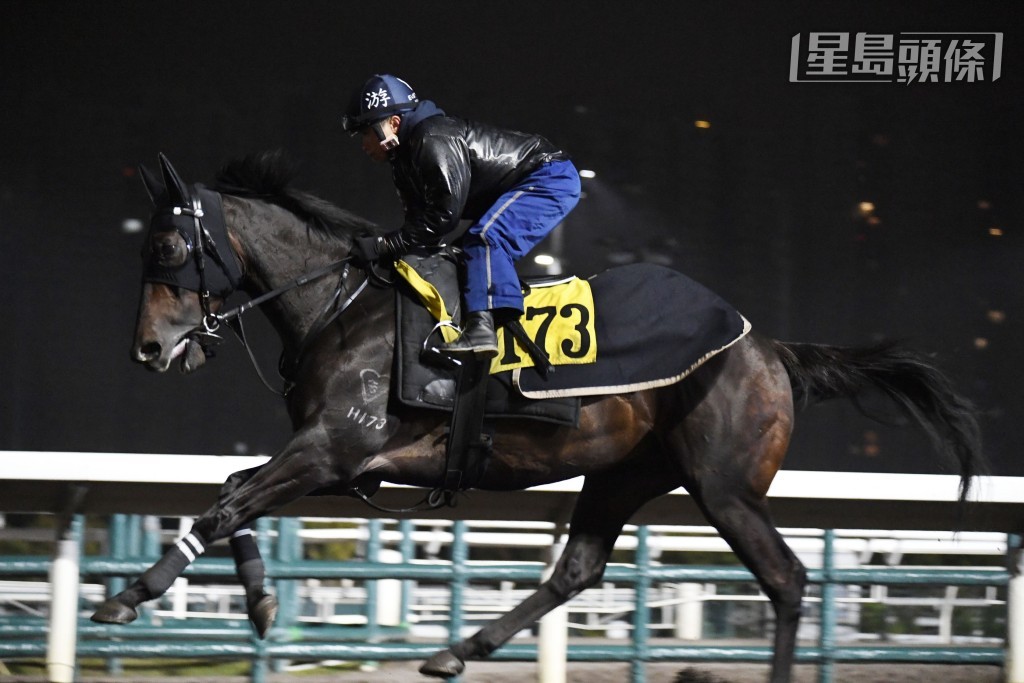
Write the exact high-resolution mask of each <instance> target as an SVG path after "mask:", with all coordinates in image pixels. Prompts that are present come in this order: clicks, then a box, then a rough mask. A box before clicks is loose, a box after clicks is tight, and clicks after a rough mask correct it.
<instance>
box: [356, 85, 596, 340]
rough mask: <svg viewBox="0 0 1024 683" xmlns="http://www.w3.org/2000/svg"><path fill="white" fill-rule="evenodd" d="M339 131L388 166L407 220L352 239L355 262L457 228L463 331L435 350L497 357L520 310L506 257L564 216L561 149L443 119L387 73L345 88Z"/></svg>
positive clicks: (570, 176) (535, 138) (393, 254)
mask: <svg viewBox="0 0 1024 683" xmlns="http://www.w3.org/2000/svg"><path fill="white" fill-rule="evenodd" d="M343 125H344V129H345V130H346V131H348V132H349V133H351V134H352V135H356V134H361V135H362V146H363V150H364V151H365V152H366V153H367V154H368V155H369V156H370V158H371V159H373V160H374V161H379V162H384V161H389V162H390V163H391V172H392V177H393V179H394V182H395V187H396V188H397V189H398V193H399V196H400V197H401V199H402V202H403V204H404V207H405V221H404V223H403V225H402V227H400V228H399V229H397V230H394V231H393V232H390V233H388V234H386V235H384V236H381V237H373V236H371V237H361V238H357V239H356V242H355V245H354V246H353V249H352V253H353V254H354V255H355V257H356V258H357V259H359V260H361V261H363V262H372V261H377V260H380V259H385V258H386V259H389V260H393V259H395V258H398V257H400V256H402V255H403V254H405V253H406V252H407V251H409V250H410V249H412V248H415V247H424V246H427V247H430V246H436V245H438V244H440V243H442V242H443V240H444V239H445V236H446V235H447V234H448V233H450V232H451V231H453V230H454V229H455V228H456V227H458V224H459V220H460V219H469V220H471V221H473V224H472V225H471V226H470V227H469V229H468V230H467V232H466V234H465V236H464V237H463V239H462V249H463V259H464V261H465V265H466V277H465V284H464V286H463V296H464V298H465V302H466V311H467V316H466V318H465V321H464V324H463V328H464V329H463V333H462V335H461V336H460V337H459V338H458V339H456V340H455V341H453V342H449V343H446V344H442V345H441V346H440V347H439V349H440V350H441V351H442V352H444V353H448V354H453V355H456V356H458V355H465V354H472V355H473V356H476V357H477V358H488V357H492V356H495V355H497V353H498V345H497V337H496V336H495V322H496V321H495V318H497V323H498V324H499V325H500V324H502V323H504V322H508V321H509V320H512V319H514V318H517V317H519V316H520V315H522V312H523V295H522V289H521V287H520V284H519V277H518V275H517V274H516V271H515V267H514V266H513V262H514V261H516V260H517V259H519V258H522V257H523V256H525V255H526V254H527V253H528V252H529V251H530V250H531V249H532V248H533V247H534V246H536V245H537V244H538V243H539V242H540V241H541V240H542V239H543V238H544V237H545V236H546V235H547V234H548V233H549V232H551V230H552V229H553V228H554V227H555V226H556V225H558V223H559V222H560V221H561V220H562V219H563V218H564V217H565V215H566V214H568V213H569V212H570V211H571V210H572V209H573V207H575V206H576V202H577V201H579V196H580V178H579V174H578V173H577V172H576V168H575V167H574V166H573V164H572V162H571V161H569V157H568V155H567V154H566V153H565V152H563V151H562V150H560V149H559V148H558V147H556V146H555V145H553V144H552V143H551V142H549V141H548V140H547V139H545V138H543V137H541V136H539V135H533V134H528V133H520V132H518V131H514V130H505V129H501V128H496V127H493V126H489V125H486V124H482V123H477V122H473V121H467V120H465V119H461V118H457V117H455V116H449V115H447V114H445V113H444V111H442V110H441V109H439V108H438V107H437V106H436V105H435V104H434V103H433V102H431V101H430V100H422V101H421V100H420V99H419V98H418V97H417V96H416V93H415V92H414V91H413V89H412V87H411V86H410V85H409V84H408V83H406V82H405V81H403V80H402V79H400V78H396V77H395V76H392V75H389V74H377V75H374V76H372V77H370V79H369V80H367V81H366V83H364V84H363V85H362V86H360V87H359V89H358V90H356V91H355V92H354V93H353V95H352V100H351V102H350V104H349V107H348V109H347V110H346V112H345V117H344V121H343Z"/></svg>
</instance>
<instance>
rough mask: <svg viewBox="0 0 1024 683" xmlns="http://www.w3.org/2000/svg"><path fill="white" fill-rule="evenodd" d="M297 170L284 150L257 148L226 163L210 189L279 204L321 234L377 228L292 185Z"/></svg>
mask: <svg viewBox="0 0 1024 683" xmlns="http://www.w3.org/2000/svg"><path fill="white" fill-rule="evenodd" d="M296 171H297V169H296V168H295V165H294V164H293V163H292V162H291V161H290V160H289V159H288V157H287V156H286V155H285V154H284V152H282V151H280V150H275V151H269V152H257V153H254V154H249V155H247V156H245V157H243V158H241V159H235V160H233V161H229V162H228V163H226V164H225V165H224V166H223V167H222V168H221V169H220V171H218V172H217V178H216V180H215V181H214V185H213V187H212V188H210V189H212V190H215V191H217V192H221V193H223V194H229V195H234V196H236V197H246V198H251V199H261V200H263V201H267V202H271V203H273V204H277V205H278V206H280V207H282V208H285V209H287V210H289V211H291V212H292V213H294V214H295V215H296V216H298V217H299V218H301V219H303V220H305V221H306V223H307V225H309V227H310V228H311V229H312V230H314V231H315V232H318V233H320V234H325V235H333V236H342V235H352V234H353V233H355V232H359V231H369V232H375V231H376V227H375V226H374V224H373V223H371V222H370V221H367V220H365V219H363V218H360V217H359V216H357V215H355V214H354V213H351V212H349V211H346V210H345V209H341V208H339V207H337V206H335V205H334V204H332V203H330V202H328V201H326V200H324V199H320V198H319V197H316V196H314V195H311V194H309V193H308V192H303V191H301V190H296V189H295V188H293V187H290V184H291V182H292V180H293V179H294V178H295V175H296Z"/></svg>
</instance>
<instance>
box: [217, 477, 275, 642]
mask: <svg viewBox="0 0 1024 683" xmlns="http://www.w3.org/2000/svg"><path fill="white" fill-rule="evenodd" d="M260 467H262V465H261V466H260ZM260 467H253V468H251V469H247V470H242V471H241V472H235V473H234V474H232V475H231V476H230V477H228V479H227V481H225V482H224V486H222V487H221V490H220V500H224V499H225V497H227V496H229V495H231V493H232V492H233V491H234V490H235V489H236V488H238V487H239V486H241V485H242V484H243V483H245V482H246V481H248V480H249V479H251V478H252V476H253V475H255V474H256V472H258V471H259V469H260ZM230 542H231V556H232V557H233V558H234V560H235V573H236V574H237V575H238V580H239V581H240V582H241V583H242V587H243V588H244V589H245V611H246V613H247V614H248V615H249V621H250V622H252V625H253V627H254V628H255V629H256V633H258V634H259V637H260V638H265V637H266V635H267V632H268V631H269V630H270V627H271V626H273V624H274V619H275V618H276V617H277V607H278V605H277V598H275V597H274V596H273V595H271V594H269V593H267V589H266V587H265V585H264V582H265V580H266V576H267V571H266V568H265V567H264V565H263V558H262V557H261V556H260V549H259V546H257V545H256V532H255V531H253V529H252V527H251V526H250V525H248V524H247V525H245V526H243V527H242V528H241V529H236V530H235V532H234V533H232V534H231V541H230Z"/></svg>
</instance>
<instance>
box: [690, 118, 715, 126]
mask: <svg viewBox="0 0 1024 683" xmlns="http://www.w3.org/2000/svg"><path fill="white" fill-rule="evenodd" d="M693 125H695V126H697V127H698V128H710V127H711V122H710V121H705V120H704V119H700V120H697V121H694V122H693Z"/></svg>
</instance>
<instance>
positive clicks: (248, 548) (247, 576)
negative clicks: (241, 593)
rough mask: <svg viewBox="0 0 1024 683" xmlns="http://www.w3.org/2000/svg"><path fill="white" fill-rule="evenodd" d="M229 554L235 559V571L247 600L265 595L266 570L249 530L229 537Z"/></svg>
mask: <svg viewBox="0 0 1024 683" xmlns="http://www.w3.org/2000/svg"><path fill="white" fill-rule="evenodd" d="M231 554H232V555H233V556H234V558H235V570H236V573H237V574H238V578H239V580H240V581H241V582H242V586H244V587H245V594H246V597H247V598H248V599H249V600H253V599H255V598H259V597H262V596H263V595H264V594H265V591H264V590H263V582H264V580H265V579H266V570H265V568H264V566H263V558H262V557H260V550H259V547H258V546H257V545H256V537H255V536H254V535H253V533H252V531H251V530H249V529H241V530H239V531H237V532H236V533H235V535H234V536H232V537H231Z"/></svg>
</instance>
